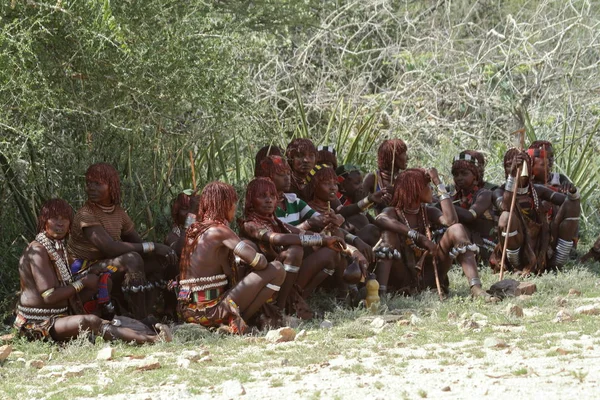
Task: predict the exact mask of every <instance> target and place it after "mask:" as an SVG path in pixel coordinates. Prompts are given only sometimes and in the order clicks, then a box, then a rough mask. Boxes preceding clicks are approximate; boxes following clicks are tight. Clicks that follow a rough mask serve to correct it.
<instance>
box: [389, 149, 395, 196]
mask: <svg viewBox="0 0 600 400" xmlns="http://www.w3.org/2000/svg"><path fill="white" fill-rule="evenodd" d="M394 164H396V142H394V153H393V154H392V169H391V171H390V186H393V185H394V167H395V165H394Z"/></svg>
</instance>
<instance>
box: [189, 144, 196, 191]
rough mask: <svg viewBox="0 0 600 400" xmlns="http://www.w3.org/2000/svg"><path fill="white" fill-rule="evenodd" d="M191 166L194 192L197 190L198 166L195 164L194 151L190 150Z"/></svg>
mask: <svg viewBox="0 0 600 400" xmlns="http://www.w3.org/2000/svg"><path fill="white" fill-rule="evenodd" d="M190 166H191V167H192V186H193V187H194V192H195V191H196V167H195V165H194V156H193V154H192V151H191V150H190Z"/></svg>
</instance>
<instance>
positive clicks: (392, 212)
mask: <svg viewBox="0 0 600 400" xmlns="http://www.w3.org/2000/svg"><path fill="white" fill-rule="evenodd" d="M379 215H384V216H386V217H388V218H394V219H398V214H397V213H396V208H395V207H386V208H384V209H383V211H382V212H381V214H379Z"/></svg>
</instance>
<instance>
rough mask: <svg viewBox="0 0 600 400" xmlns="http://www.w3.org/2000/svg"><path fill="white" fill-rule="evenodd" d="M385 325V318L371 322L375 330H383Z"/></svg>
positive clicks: (378, 318)
mask: <svg viewBox="0 0 600 400" xmlns="http://www.w3.org/2000/svg"><path fill="white" fill-rule="evenodd" d="M384 325H385V321H384V320H383V318H380V317H377V318H375V319H374V320H373V321H371V327H372V328H375V329H381V328H383V326H384Z"/></svg>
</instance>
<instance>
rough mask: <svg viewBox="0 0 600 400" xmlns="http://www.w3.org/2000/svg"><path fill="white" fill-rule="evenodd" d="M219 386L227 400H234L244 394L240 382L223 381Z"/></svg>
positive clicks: (244, 390) (244, 391)
mask: <svg viewBox="0 0 600 400" xmlns="http://www.w3.org/2000/svg"><path fill="white" fill-rule="evenodd" d="M221 386H222V388H223V396H224V397H225V398H227V399H236V398H238V397H239V396H243V395H245V394H246V389H244V386H242V384H241V383H240V381H236V380H231V381H225V382H223V384H222V385H221Z"/></svg>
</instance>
